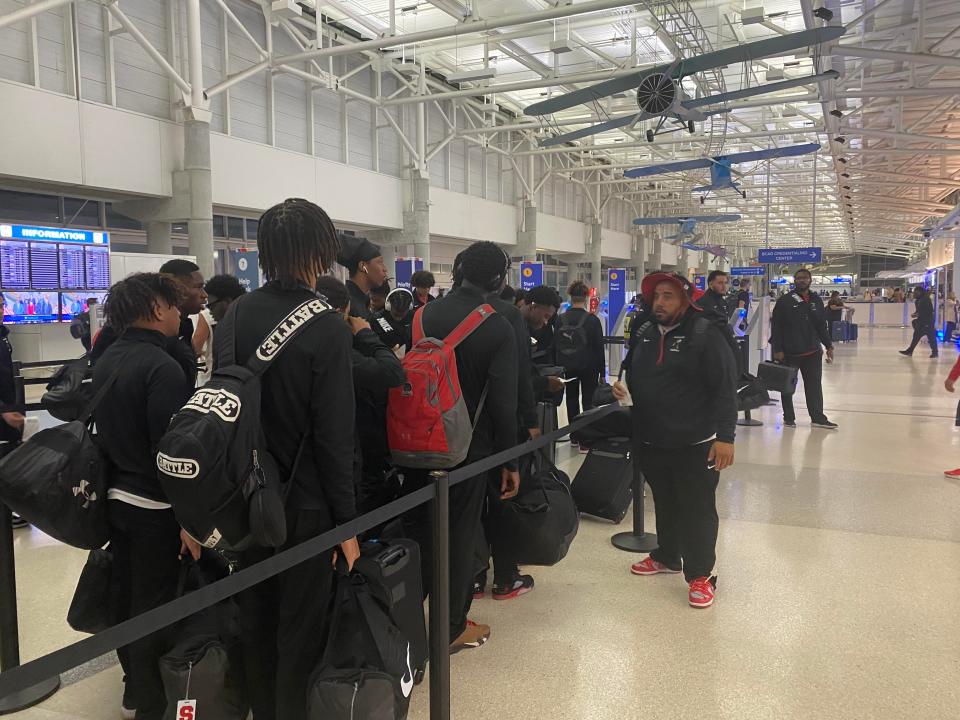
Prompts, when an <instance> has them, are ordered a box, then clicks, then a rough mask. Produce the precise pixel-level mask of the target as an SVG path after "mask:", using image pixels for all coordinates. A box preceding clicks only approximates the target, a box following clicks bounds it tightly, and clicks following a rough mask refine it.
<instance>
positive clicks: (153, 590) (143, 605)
mask: <svg viewBox="0 0 960 720" xmlns="http://www.w3.org/2000/svg"><path fill="white" fill-rule="evenodd" d="M107 519H108V522H109V523H110V548H111V549H112V551H113V580H112V582H113V584H114V586H115V587H116V592H117V621H118V622H120V621H123V620H129V619H130V618H132V617H135V616H137V615H140V614H142V613H145V612H146V611H147V610H153V609H154V608H156V607H159V606H160V605H163V604H164V603H167V602H170V601H171V600H173V599H174V597H175V596H176V594H177V580H178V579H179V577H180V560H179V555H180V526H179V525H178V524H177V520H176V518H175V517H174V515H173V510H145V509H143V508H139V507H135V506H133V505H128V504H127V503H124V502H120V501H119V500H110V501H109V502H108V503H107ZM170 647H171V644H170V636H169V633H168V632H167V631H165V630H161V631H159V632H156V633H154V634H153V635H148V636H147V637H145V638H142V639H141V640H137V641H136V642H133V643H130V644H129V645H126V646H124V647H122V648H118V649H117V655H118V656H119V658H120V665H121V666H122V667H123V671H124V673H125V674H126V682H127V688H128V689H127V691H126V693H125V694H126V696H127V697H129V698H131V699H132V700H133V703H134V705H135V706H136V710H137V720H161V718H162V717H163V713H164V710H165V709H166V707H167V698H166V695H165V694H164V691H163V681H162V680H161V678H160V665H159V663H160V658H161V657H163V655H164V654H166V653H167V651H168V650H170Z"/></svg>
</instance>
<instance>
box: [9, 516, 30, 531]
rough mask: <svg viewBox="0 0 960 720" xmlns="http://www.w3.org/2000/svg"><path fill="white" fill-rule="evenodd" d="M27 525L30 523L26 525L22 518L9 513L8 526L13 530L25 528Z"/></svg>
mask: <svg viewBox="0 0 960 720" xmlns="http://www.w3.org/2000/svg"><path fill="white" fill-rule="evenodd" d="M29 524H30V523H28V522H27V521H26V520H24V519H23V518H22V517H20V516H19V515H17V514H16V513H10V525H11V526H12V527H13V529H14V530H17V529H19V528H25V527H27V525H29Z"/></svg>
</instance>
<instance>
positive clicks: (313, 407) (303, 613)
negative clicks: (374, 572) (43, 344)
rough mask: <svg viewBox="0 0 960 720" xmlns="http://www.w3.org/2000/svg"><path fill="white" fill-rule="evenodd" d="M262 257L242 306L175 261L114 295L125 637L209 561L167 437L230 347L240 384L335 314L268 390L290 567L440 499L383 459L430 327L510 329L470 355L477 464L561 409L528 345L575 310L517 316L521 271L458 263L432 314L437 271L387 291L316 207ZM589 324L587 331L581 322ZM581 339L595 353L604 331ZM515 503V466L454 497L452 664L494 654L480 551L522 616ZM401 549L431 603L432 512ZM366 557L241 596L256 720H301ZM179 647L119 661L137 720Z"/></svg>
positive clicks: (109, 331) (482, 333) (294, 210)
mask: <svg viewBox="0 0 960 720" xmlns="http://www.w3.org/2000/svg"><path fill="white" fill-rule="evenodd" d="M257 247H258V250H259V261H260V265H261V268H262V270H263V273H264V275H265V277H266V283H265V285H264V286H263V287H261V288H259V289H257V290H255V291H253V292H250V293H243V292H242V288H240V292H238V293H234V295H235V296H234V297H228V296H227V293H226V291H225V290H224V289H223V286H226V285H229V284H225V283H223V282H222V281H221V282H213V280H216V279H212V280H211V282H209V283H205V282H204V278H203V277H202V274H201V273H200V270H199V268H198V267H197V265H195V264H194V263H192V262H190V261H187V260H180V259H178V260H173V261H170V262H169V263H167V264H166V265H164V266H163V267H162V268H161V269H160V272H158V273H140V274H135V275H132V276H130V277H127V278H125V279H123V280H121V281H119V282H117V283H116V284H115V285H114V286H113V287H112V288H111V289H110V292H109V294H108V297H107V300H106V303H105V308H104V309H105V318H106V325H105V327H104V328H103V329H102V330H101V331H100V333H99V334H98V335H97V336H96V337H95V338H94V339H93V343H92V345H93V346H92V349H91V352H90V356H91V360H92V363H93V391H94V392H96V391H98V390H99V389H100V388H102V387H103V386H104V385H105V384H107V383H109V387H108V388H107V390H106V394H105V396H104V398H103V401H102V402H101V405H100V406H99V407H98V409H97V411H96V415H95V420H96V423H97V431H98V435H99V437H100V441H101V445H102V447H103V450H104V452H105V454H106V455H107V457H108V458H109V460H110V463H111V468H112V469H111V473H110V479H109V492H108V501H109V502H108V521H109V524H110V529H111V547H112V548H113V553H114V575H115V578H116V582H117V587H118V591H117V592H118V617H117V620H122V619H125V618H128V617H133V616H135V615H138V614H141V613H143V612H145V611H147V610H149V609H152V608H153V607H156V606H158V605H161V604H163V603H165V602H167V601H169V600H171V599H173V597H175V593H176V592H177V581H178V577H179V568H180V559H181V558H183V557H186V556H192V557H193V558H194V559H199V558H201V556H202V554H203V553H204V552H207V551H204V550H203V548H201V547H200V546H199V545H198V543H197V542H196V540H195V539H194V538H192V537H190V536H189V535H188V534H187V533H186V532H185V531H182V530H181V528H180V527H179V526H178V524H177V522H176V518H175V515H174V511H173V508H172V507H171V506H170V503H169V501H168V499H167V498H166V497H165V495H164V492H163V489H162V487H161V486H160V483H159V481H158V479H157V472H156V464H155V462H156V461H155V456H156V453H157V447H158V444H159V442H160V439H161V437H162V435H163V434H164V432H165V430H166V427H167V425H168V423H169V421H170V418H171V417H172V416H173V415H174V414H175V413H176V412H177V411H178V410H179V409H180V408H181V407H182V406H183V405H184V403H185V402H186V401H187V400H188V399H189V397H190V395H191V394H192V392H193V390H194V388H195V386H196V385H197V383H198V375H197V366H198V360H199V361H201V364H202V362H203V356H204V354H205V353H206V354H208V356H209V358H210V359H209V364H210V368H209V370H212V371H213V372H216V369H217V368H218V367H219V366H220V363H219V356H220V355H221V348H222V347H223V343H224V342H233V343H234V353H233V354H234V357H235V361H236V362H237V363H241V364H242V363H243V362H245V361H246V359H247V358H248V357H249V356H250V355H251V353H253V352H254V351H255V350H256V348H257V347H258V346H259V344H260V343H261V341H262V340H263V339H264V337H266V336H267V335H268V334H269V333H270V332H271V331H272V330H273V328H275V327H276V326H277V324H278V323H279V322H280V321H281V320H283V319H284V318H285V317H286V316H287V315H288V314H289V313H290V312H291V311H292V310H293V309H295V308H296V307H298V306H299V305H301V304H302V303H303V302H304V301H305V300H308V299H310V298H314V297H321V298H322V299H324V300H325V301H326V302H327V303H328V304H329V305H330V307H331V311H330V312H329V313H327V314H325V315H324V316H323V317H321V318H320V319H318V320H316V321H315V322H313V323H312V324H311V325H310V326H309V327H308V328H306V329H305V330H304V331H303V333H302V334H300V335H298V336H297V338H296V339H295V341H293V342H292V343H291V345H290V347H289V348H288V349H287V350H286V351H285V352H284V353H283V354H282V355H280V356H279V357H277V359H276V361H275V363H274V364H272V365H271V367H270V369H269V370H268V371H267V372H266V373H265V374H264V376H263V379H262V400H261V414H262V423H261V424H262V427H263V429H264V432H265V435H266V442H267V445H268V447H269V449H270V452H271V454H272V455H273V457H274V458H275V459H276V460H277V462H278V464H279V465H280V471H281V475H286V476H289V477H290V485H289V487H290V490H289V494H288V496H287V498H286V514H287V518H286V520H287V528H288V536H287V540H286V543H285V545H284V546H283V547H282V548H280V550H283V549H285V548H287V547H291V546H293V545H296V544H299V543H301V542H303V541H305V540H307V539H309V538H312V537H315V536H317V535H318V534H320V533H323V532H324V531H326V530H329V529H331V528H333V527H334V526H336V525H339V524H342V523H344V522H347V521H349V520H351V519H353V518H354V517H356V516H357V515H358V514H360V513H362V512H365V511H368V510H370V509H373V508H375V507H378V506H380V505H382V504H384V503H385V502H388V501H390V500H391V499H394V498H396V497H398V496H400V495H402V494H406V493H410V492H413V491H415V490H416V489H418V488H419V487H422V486H423V485H424V484H425V483H427V482H430V480H429V477H428V473H427V472H426V471H422V470H410V469H406V468H401V467H395V466H394V464H393V463H392V462H391V456H390V450H389V447H388V446H387V443H386V437H387V433H386V428H385V422H386V409H387V397H388V392H389V390H390V389H391V388H394V387H397V386H399V385H401V384H402V383H403V382H404V381H405V376H404V370H403V367H402V364H401V358H402V356H403V355H404V353H405V352H406V351H408V350H409V349H410V347H411V345H412V341H413V337H412V322H413V318H414V316H415V313H417V312H420V313H421V318H420V320H421V322H422V327H423V333H424V334H425V336H428V337H438V338H443V337H445V336H446V335H447V334H448V333H449V332H450V331H451V330H452V329H453V328H454V327H455V326H456V325H457V324H459V323H460V321H462V320H463V319H464V318H465V317H466V316H467V315H468V314H469V313H470V312H472V311H473V310H474V309H475V308H476V307H477V306H478V305H482V304H484V303H490V304H491V305H492V306H493V307H494V309H495V310H496V312H495V313H494V315H493V316H492V317H490V318H489V320H487V321H486V322H484V323H483V324H482V325H481V326H480V327H479V328H478V329H477V330H476V331H475V332H474V333H472V334H471V335H470V336H469V337H468V338H467V339H466V340H465V341H464V342H463V343H462V344H461V345H460V346H459V347H458V348H457V350H456V357H457V369H458V375H459V381H460V385H461V390H462V393H463V397H464V399H465V402H466V405H467V408H468V410H469V412H470V414H471V417H473V419H474V422H475V428H474V433H473V440H472V444H471V447H470V452H469V455H468V457H467V459H466V462H467V463H469V462H472V461H474V460H477V459H480V458H483V457H487V456H489V455H491V454H493V453H496V452H499V451H502V450H506V449H508V448H510V447H512V446H514V445H516V444H517V443H518V442H520V441H523V440H525V439H527V438H529V437H532V436H536V435H537V434H539V432H540V428H539V425H538V420H537V412H536V402H537V398H538V396H539V394H543V393H547V392H550V391H553V392H557V391H558V390H562V389H563V383H562V382H561V381H560V379H559V377H557V376H556V375H550V374H544V373H543V372H540V371H538V370H537V368H536V366H535V365H534V363H533V362H532V361H531V356H532V355H533V354H534V353H535V351H536V347H537V345H536V342H535V341H532V340H531V335H532V334H535V333H537V332H538V331H541V330H542V329H543V328H544V327H545V326H546V325H547V323H548V322H550V321H551V320H552V318H553V316H554V315H555V313H556V312H557V310H558V309H559V307H560V304H561V301H560V297H559V295H558V294H557V292H556V291H555V290H553V289H551V288H547V287H539V288H534V289H533V290H531V291H529V292H528V293H526V298H525V300H524V301H523V302H522V303H521V304H520V306H519V307H518V306H517V305H516V304H515V303H514V302H511V301H510V300H504V299H502V298H501V294H503V293H504V292H505V290H506V280H507V276H508V271H509V268H510V258H509V256H508V255H506V254H505V253H504V252H503V250H501V249H500V248H499V247H498V246H497V245H495V244H493V243H490V242H479V243H475V244H473V245H471V246H470V247H468V248H466V249H465V250H464V251H463V252H462V253H461V254H460V255H459V256H458V257H457V259H456V262H455V264H454V270H453V289H452V290H451V291H450V292H448V293H447V294H446V295H445V296H444V297H441V298H434V297H433V296H432V295H431V294H430V292H429V288H430V287H432V286H434V285H435V284H436V283H435V279H434V278H433V276H432V275H431V274H430V273H429V272H425V271H420V272H418V273H416V274H414V276H413V278H412V286H413V287H412V289H410V290H408V289H405V288H395V289H390V288H389V286H388V285H387V282H388V277H387V270H386V266H385V263H384V260H383V257H382V253H381V252H380V249H379V248H378V247H377V246H376V245H374V244H373V243H371V242H369V241H368V240H365V239H363V238H357V237H354V236H347V235H342V234H338V233H337V231H336V229H335V228H334V226H333V223H332V222H331V221H330V219H329V217H328V216H327V215H326V213H325V212H324V211H323V210H322V209H321V208H319V207H318V206H316V205H315V204H313V203H311V202H308V201H306V200H301V199H291V200H287V201H285V202H283V203H280V204H279V205H276V206H274V207H273V208H270V209H269V210H268V211H267V212H266V213H264V215H263V216H262V218H261V220H260V223H259V230H258V240H257ZM335 265H339V266H341V267H342V268H344V269H345V270H346V273H347V275H348V279H347V281H346V282H341V281H340V280H338V279H337V278H336V277H334V275H333V274H332V272H331V271H332V270H334V266H335ZM581 285H582V284H581ZM207 288H210V290H209V292H208V290H207ZM574 289H575V291H576V292H575V295H576V297H574V300H575V303H579V304H580V308H582V304H583V302H584V301H585V292H584V291H583V288H581V287H580V285H576V284H575V288H574ZM214 291H216V293H215V292H214ZM505 297H509V293H507V294H506V295H505ZM378 298H382V305H381V304H379V303H378ZM234 303H235V306H234V312H235V313H236V321H235V322H234V323H232V324H231V326H232V327H233V328H234V330H233V331H231V332H232V333H233V335H234V337H233V338H232V339H226V340H225V339H224V338H225V336H222V335H218V334H217V325H218V320H220V319H222V318H223V315H224V312H225V311H226V308H228V307H230V306H231V305H232V304H234ZM205 305H209V306H210V307H206V308H205V307H204V306H205ZM214 306H216V307H214ZM580 308H577V309H575V310H574V311H572V312H573V314H574V315H576V314H577V313H578V312H580V313H582V312H583V311H582V309H580ZM214 310H216V312H213V311H214ZM191 317H196V318H197V324H196V325H195V324H194V322H193V321H192V320H191ZM590 320H591V321H595V320H596V319H595V318H593V317H592V316H591V318H590ZM576 324H577V326H578V327H580V326H586V324H585V323H581V322H577V323H576ZM586 327H587V330H588V331H589V333H591V337H592V336H593V334H594V330H595V329H596V328H593V326H592V324H591V325H589V326H586ZM201 328H202V329H203V332H202V337H200V336H199V335H200V330H201ZM211 348H212V350H211ZM585 357H587V359H586V360H585V363H586V365H587V366H589V367H584V368H575V369H577V370H578V371H579V370H582V373H583V374H582V375H581V381H582V382H583V384H584V387H585V389H589V388H590V387H593V386H595V385H596V382H597V381H598V379H599V375H600V372H601V370H602V357H600V356H595V355H590V356H585ZM590 373H592V374H593V377H592V379H591V378H590V377H588V374H590ZM203 380H204V375H201V376H200V380H199V382H201V383H202V382H203ZM7 417H8V415H7V414H5V415H4V419H5V420H6V419H7ZM10 418H11V420H12V421H17V420H18V417H15V416H13V415H10ZM14 424H15V422H14ZM304 439H306V442H302V441H303V440H304ZM301 446H302V447H303V451H302V452H298V450H299V449H300V448H301ZM519 484H520V475H519V472H518V467H517V463H516V461H511V462H508V463H505V464H504V465H503V467H501V468H497V469H496V470H494V471H491V472H490V473H486V474H483V475H482V476H479V477H476V478H473V479H472V480H469V481H466V482H462V483H459V484H457V485H455V486H453V487H452V488H451V490H450V638H451V646H450V651H451V652H458V651H460V650H464V649H468V648H475V647H479V646H480V645H482V644H483V643H484V642H486V640H487V639H488V638H489V636H490V628H489V627H487V626H484V625H480V624H477V623H474V622H472V621H470V620H469V619H468V613H469V610H470V606H471V602H472V600H473V598H474V597H475V596H477V595H479V594H480V593H481V592H483V591H484V589H485V588H484V586H485V579H484V578H483V575H484V573H479V575H478V569H477V547H478V544H480V543H481V542H482V541H483V540H486V542H487V543H488V544H489V547H490V551H489V554H490V556H491V557H492V560H493V569H494V570H493V584H492V592H493V596H494V597H495V598H498V599H508V598H515V597H518V596H520V595H522V594H524V593H526V592H529V591H530V590H531V589H532V588H533V579H532V578H531V577H530V576H528V575H522V574H521V573H520V571H519V568H518V566H517V563H516V561H515V560H514V559H513V548H510V547H509V546H508V545H506V544H505V543H503V542H501V541H500V539H499V538H498V534H497V530H496V528H497V523H496V517H497V513H498V511H499V508H500V505H501V503H502V502H504V501H506V500H508V499H510V498H512V497H514V496H515V495H516V493H517V491H518V488H519ZM402 531H403V532H404V533H405V534H406V535H407V536H408V537H411V538H413V539H414V540H417V541H418V542H419V543H420V545H421V548H422V556H423V566H422V572H423V579H422V582H423V587H424V588H429V587H430V586H431V580H430V575H429V573H430V569H431V568H432V562H431V547H430V545H431V540H432V528H431V519H430V515H429V510H428V508H427V507H426V506H421V507H419V508H417V509H415V510H413V511H411V512H410V513H409V514H408V515H407V516H405V517H404V518H403V519H402ZM276 551H277V550H275V549H267V548H251V549H249V550H246V551H244V552H242V553H241V554H240V556H239V557H238V558H236V561H237V562H238V563H239V565H240V566H249V565H251V564H254V563H256V562H258V561H260V560H262V559H264V558H266V557H268V556H269V555H271V554H273V553H274V552H276ZM359 552H360V549H359V542H358V540H357V539H356V538H353V539H351V540H349V541H347V542H344V543H342V544H341V545H340V546H339V547H338V548H337V549H336V552H334V551H330V552H327V553H323V554H321V555H319V556H316V557H314V558H311V559H309V560H307V561H305V562H303V563H300V564H299V565H297V566H296V567H294V568H293V569H291V570H289V571H286V572H284V573H281V574H280V575H278V576H277V577H275V578H273V579H271V580H268V581H265V582H263V583H261V584H260V585H258V586H256V587H255V588H253V589H251V590H249V591H246V592H244V593H241V594H239V595H238V596H237V598H236V601H237V605H238V606H239V610H240V629H241V635H240V637H241V643H242V645H243V660H244V662H243V665H244V667H243V670H244V673H245V686H246V688H247V691H248V693H249V697H250V701H251V705H252V709H253V713H254V717H255V718H256V719H257V720H264V719H267V720H269V719H270V718H283V720H288V719H289V720H296V719H297V718H303V717H304V714H305V703H306V690H307V680H308V677H309V675H310V673H311V672H312V671H313V670H314V668H315V667H316V666H317V664H318V663H319V661H320V659H321V655H322V650H323V648H322V644H323V643H322V640H321V638H323V637H324V636H325V635H324V628H325V624H326V621H327V618H328V615H329V612H328V611H329V605H330V601H331V593H332V587H333V579H334V569H333V559H334V555H337V556H339V557H341V558H342V559H343V560H345V562H346V564H347V566H348V567H352V565H353V563H354V561H355V560H356V559H357V558H358V556H359ZM478 582H479V583H480V585H479V587H478V586H477V583H478ZM168 644H169V640H168V638H167V637H166V636H165V634H164V633H158V634H156V635H154V636H150V637H147V638H144V639H143V640H140V641H137V642H134V643H132V644H131V645H129V646H127V647H125V648H123V649H122V650H121V651H120V652H119V653H118V654H119V655H120V660H121V664H122V666H123V670H124V675H125V688H124V698H123V708H122V712H123V716H124V717H127V718H138V719H140V720H154V719H159V718H161V717H162V716H163V714H164V711H165V708H166V704H167V703H166V698H165V696H164V692H163V685H162V682H161V678H160V674H159V669H158V661H159V659H160V657H162V655H163V654H164V652H165V651H166V650H167V649H169V648H168V647H167V645H168Z"/></svg>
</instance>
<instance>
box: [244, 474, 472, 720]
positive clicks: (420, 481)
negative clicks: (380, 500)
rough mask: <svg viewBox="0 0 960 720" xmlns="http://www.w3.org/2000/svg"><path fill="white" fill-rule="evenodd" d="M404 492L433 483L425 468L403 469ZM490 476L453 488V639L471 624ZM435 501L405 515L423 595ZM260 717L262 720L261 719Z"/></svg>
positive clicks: (429, 574)
mask: <svg viewBox="0 0 960 720" xmlns="http://www.w3.org/2000/svg"><path fill="white" fill-rule="evenodd" d="M401 472H403V475H404V483H403V492H404V494H405V495H406V494H409V493H412V492H414V491H416V490H419V489H420V488H422V487H425V486H426V485H427V484H428V483H430V482H431V479H430V475H429V473H428V472H426V471H423V470H409V469H405V470H403V471H401ZM486 484H487V476H486V475H480V476H478V477H474V478H470V479H469V480H464V481H463V482H461V483H458V484H456V485H454V486H453V487H451V488H450V642H453V641H454V640H456V639H457V638H458V637H460V635H461V634H462V633H463V631H464V629H465V628H466V626H467V613H468V612H470V604H471V603H472V602H473V578H474V572H475V570H476V556H475V552H474V551H475V548H476V544H477V541H478V539H479V537H480V529H481V525H480V515H481V513H482V511H483V499H484V497H485V495H486ZM432 512H433V503H424V504H423V505H418V506H417V507H415V508H414V509H413V510H411V511H410V512H408V513H407V514H406V515H405V516H404V518H403V525H404V529H405V530H406V532H407V535H408V536H409V537H410V538H411V539H412V540H416V542H417V543H418V544H419V545H420V558H421V573H422V577H423V594H424V597H426V596H427V595H428V594H429V593H430V588H431V587H432V585H433V520H432V517H431V513H432ZM258 720H259V719H258Z"/></svg>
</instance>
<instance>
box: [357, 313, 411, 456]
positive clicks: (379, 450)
mask: <svg viewBox="0 0 960 720" xmlns="http://www.w3.org/2000/svg"><path fill="white" fill-rule="evenodd" d="M351 361H352V364H353V386H354V393H355V394H356V403H357V441H358V448H357V450H358V451H359V453H360V456H361V457H362V460H363V462H364V463H366V464H367V465H370V466H377V465H379V464H381V463H382V462H384V461H385V460H386V458H387V457H388V456H389V454H390V447H389V445H388V444H387V397H388V391H389V390H390V388H393V387H399V386H400V385H403V383H404V382H406V379H407V375H406V373H405V372H404V371H403V367H402V366H401V364H400V359H399V358H398V357H397V356H396V355H394V353H393V350H391V349H390V348H388V347H387V346H386V345H385V344H384V343H383V342H382V341H381V340H380V338H379V337H377V334H376V333H375V332H373V330H366V329H364V330H361V331H360V332H358V333H357V334H356V335H354V336H353V349H352V350H351Z"/></svg>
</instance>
